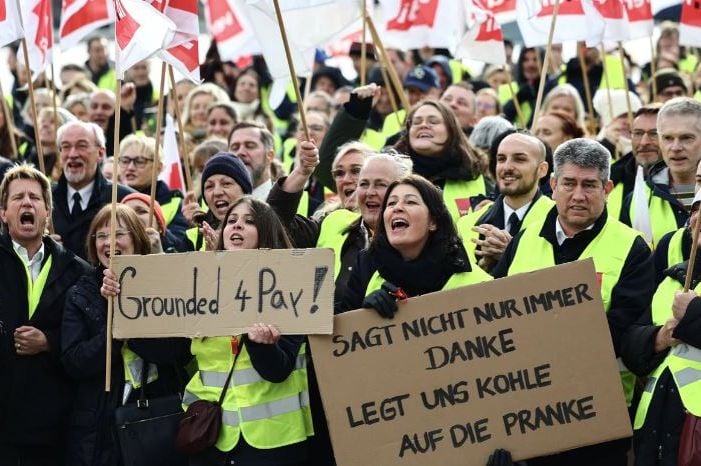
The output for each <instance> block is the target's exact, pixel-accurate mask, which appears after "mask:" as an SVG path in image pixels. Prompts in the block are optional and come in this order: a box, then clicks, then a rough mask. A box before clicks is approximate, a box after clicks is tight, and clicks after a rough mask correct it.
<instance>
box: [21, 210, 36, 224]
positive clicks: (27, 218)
mask: <svg viewBox="0 0 701 466" xmlns="http://www.w3.org/2000/svg"><path fill="white" fill-rule="evenodd" d="M19 223H20V225H34V214H33V213H31V212H22V214H20V216H19Z"/></svg>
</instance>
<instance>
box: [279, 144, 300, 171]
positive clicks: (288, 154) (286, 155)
mask: <svg viewBox="0 0 701 466" xmlns="http://www.w3.org/2000/svg"><path fill="white" fill-rule="evenodd" d="M296 147H297V139H295V138H287V139H285V141H283V143H282V166H283V167H284V168H285V171H286V172H287V174H288V175H289V174H290V172H291V171H292V165H294V163H295V158H294V156H293V155H292V151H294V150H295V148H296Z"/></svg>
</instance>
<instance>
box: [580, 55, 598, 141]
mask: <svg viewBox="0 0 701 466" xmlns="http://www.w3.org/2000/svg"><path fill="white" fill-rule="evenodd" d="M577 57H579V68H580V69H581V71H582V81H583V82H584V95H585V96H586V98H587V114H588V115H589V131H590V133H589V134H590V135H591V136H595V135H596V126H595V123H594V104H593V103H592V100H591V88H590V87H589V72H588V70H587V62H586V60H585V59H584V52H582V48H581V47H580V46H579V44H577Z"/></svg>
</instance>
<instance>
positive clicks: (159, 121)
mask: <svg viewBox="0 0 701 466" xmlns="http://www.w3.org/2000/svg"><path fill="white" fill-rule="evenodd" d="M165 83H166V62H163V63H162V64H161V85H160V92H159V94H158V95H159V96H162V95H163V88H164V87H165ZM162 126H163V99H162V98H161V99H158V113H157V114H156V149H155V153H154V154H153V164H152V165H151V204H149V208H148V226H151V225H153V215H154V208H155V206H156V203H155V202H154V201H155V200H156V184H157V182H158V169H157V167H158V166H159V165H160V160H161V159H160V157H161V127H162Z"/></svg>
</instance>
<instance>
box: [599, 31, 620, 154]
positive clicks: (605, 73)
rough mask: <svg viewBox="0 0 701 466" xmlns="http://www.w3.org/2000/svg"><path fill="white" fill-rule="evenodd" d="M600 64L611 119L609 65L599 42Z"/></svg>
mask: <svg viewBox="0 0 701 466" xmlns="http://www.w3.org/2000/svg"><path fill="white" fill-rule="evenodd" d="M601 64H602V65H603V68H604V82H605V83H606V95H607V97H608V108H609V115H611V119H613V117H614V114H613V102H612V100H611V83H610V82H609V67H608V65H607V64H606V50H605V49H604V43H603V42H602V43H601ZM614 158H618V157H614Z"/></svg>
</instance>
